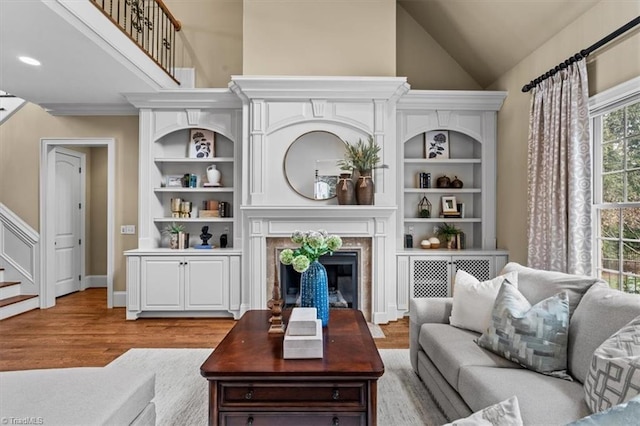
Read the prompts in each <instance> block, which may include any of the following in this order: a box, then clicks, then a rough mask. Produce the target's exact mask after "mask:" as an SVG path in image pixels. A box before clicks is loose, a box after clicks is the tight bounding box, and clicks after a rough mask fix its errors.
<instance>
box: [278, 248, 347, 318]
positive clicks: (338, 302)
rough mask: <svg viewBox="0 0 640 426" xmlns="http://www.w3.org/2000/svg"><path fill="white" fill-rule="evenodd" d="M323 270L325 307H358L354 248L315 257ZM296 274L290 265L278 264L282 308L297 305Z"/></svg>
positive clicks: (298, 298) (298, 294) (297, 274)
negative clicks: (326, 288) (325, 290)
mask: <svg viewBox="0 0 640 426" xmlns="http://www.w3.org/2000/svg"><path fill="white" fill-rule="evenodd" d="M318 261H319V262H320V263H322V265H324V267H325V269H326V270H327V282H328V285H329V308H331V309H339V308H352V309H358V308H359V304H358V252H357V251H337V252H335V253H333V255H324V256H321V257H320V259H318ZM300 276H301V274H300V273H299V272H296V271H295V270H294V269H293V267H292V266H291V265H283V264H280V287H281V291H282V299H283V300H284V307H285V308H293V307H296V306H300Z"/></svg>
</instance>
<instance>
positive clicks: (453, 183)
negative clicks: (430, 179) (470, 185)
mask: <svg viewBox="0 0 640 426" xmlns="http://www.w3.org/2000/svg"><path fill="white" fill-rule="evenodd" d="M463 185H464V183H462V181H461V180H460V179H458V176H454V177H453V180H452V181H451V184H450V185H449V186H450V187H451V188H456V189H460V188H462V187H463Z"/></svg>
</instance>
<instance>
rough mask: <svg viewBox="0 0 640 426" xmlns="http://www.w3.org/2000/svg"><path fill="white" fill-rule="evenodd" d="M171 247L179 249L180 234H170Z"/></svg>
mask: <svg viewBox="0 0 640 426" xmlns="http://www.w3.org/2000/svg"><path fill="white" fill-rule="evenodd" d="M169 248H171V249H174V250H177V249H178V234H177V233H175V234H174V233H171V234H169Z"/></svg>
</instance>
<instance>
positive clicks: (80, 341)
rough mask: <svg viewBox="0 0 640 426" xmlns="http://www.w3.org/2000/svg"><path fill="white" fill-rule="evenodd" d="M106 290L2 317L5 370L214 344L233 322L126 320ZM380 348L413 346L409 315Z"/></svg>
mask: <svg viewBox="0 0 640 426" xmlns="http://www.w3.org/2000/svg"><path fill="white" fill-rule="evenodd" d="M106 300H107V294H106V290H105V289H89V290H85V291H82V292H77V293H74V294H70V295H68V296H65V297H60V298H58V300H57V304H56V306H55V307H53V308H50V309H43V310H39V309H38V310H34V311H31V312H27V313H24V314H22V315H18V316H15V317H12V318H8V319H6V320H4V321H0V371H9V370H26V369H34V368H58V367H101V366H104V365H106V364H108V363H110V362H111V361H113V360H114V359H116V358H117V357H118V356H120V355H122V354H123V353H125V352H126V351H127V350H129V349H131V348H213V347H215V346H217V345H218V343H219V342H220V341H221V340H222V339H223V338H224V336H225V335H226V334H227V332H228V331H229V330H230V329H231V327H233V325H234V324H235V321H234V320H233V319H226V318H224V319H223V318H175V319H174V318H143V319H138V320H136V321H127V320H126V319H125V309H124V308H113V309H107V307H106V306H107V302H106ZM381 328H382V330H383V331H384V334H385V336H386V338H385V339H376V340H375V342H376V345H377V346H378V348H380V349H393V348H408V347H409V320H408V318H403V319H401V320H400V321H396V322H392V323H389V324H388V325H381Z"/></svg>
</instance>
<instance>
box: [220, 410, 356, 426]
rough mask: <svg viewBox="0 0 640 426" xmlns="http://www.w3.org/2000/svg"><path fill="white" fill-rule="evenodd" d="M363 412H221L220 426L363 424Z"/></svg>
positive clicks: (340, 425)
mask: <svg viewBox="0 0 640 426" xmlns="http://www.w3.org/2000/svg"><path fill="white" fill-rule="evenodd" d="M366 424H367V416H366V415H365V414H364V413H340V412H336V413H313V414H310V413H221V414H220V426H270V425H277V426H289V425H291V426H294V425H295V426H300V425H304V426H364V425H366Z"/></svg>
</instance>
